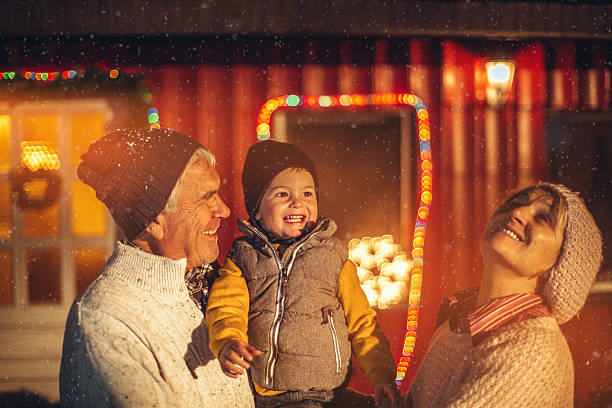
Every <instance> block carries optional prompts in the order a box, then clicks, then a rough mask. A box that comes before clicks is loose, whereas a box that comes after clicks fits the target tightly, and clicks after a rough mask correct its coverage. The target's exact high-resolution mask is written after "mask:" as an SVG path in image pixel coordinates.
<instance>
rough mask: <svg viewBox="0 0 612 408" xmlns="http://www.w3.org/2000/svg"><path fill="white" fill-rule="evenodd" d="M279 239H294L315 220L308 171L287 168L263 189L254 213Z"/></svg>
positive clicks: (315, 209) (312, 181) (310, 179)
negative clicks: (256, 210)
mask: <svg viewBox="0 0 612 408" xmlns="http://www.w3.org/2000/svg"><path fill="white" fill-rule="evenodd" d="M255 219H257V220H259V221H260V222H261V224H262V226H263V227H264V228H265V229H266V230H267V231H268V232H271V233H272V234H274V235H276V236H277V237H279V238H283V239H288V238H295V237H298V236H300V235H301V234H302V232H303V231H304V228H306V226H308V225H309V224H312V223H314V222H315V221H316V220H317V196H316V191H315V184H314V180H313V178H312V175H311V174H310V172H308V171H307V170H304V169H298V168H290V169H285V170H283V171H281V172H280V173H278V174H277V175H276V177H274V178H273V179H272V182H270V185H269V186H268V189H267V190H266V191H265V193H264V195H263V197H262V199H261V204H260V205H259V212H258V213H257V215H256V216H255Z"/></svg>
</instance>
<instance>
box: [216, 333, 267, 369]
mask: <svg viewBox="0 0 612 408" xmlns="http://www.w3.org/2000/svg"><path fill="white" fill-rule="evenodd" d="M260 354H261V351H259V350H257V349H256V348H255V347H253V346H251V345H250V344H248V343H245V342H244V341H241V340H230V341H228V342H227V343H225V345H224V346H223V348H222V349H221V352H220V353H219V363H220V364H221V371H223V373H224V374H225V375H227V376H228V377H231V378H238V376H239V375H242V374H244V372H245V371H244V370H248V369H249V367H251V366H250V364H249V362H251V361H253V357H255V356H258V355H260Z"/></svg>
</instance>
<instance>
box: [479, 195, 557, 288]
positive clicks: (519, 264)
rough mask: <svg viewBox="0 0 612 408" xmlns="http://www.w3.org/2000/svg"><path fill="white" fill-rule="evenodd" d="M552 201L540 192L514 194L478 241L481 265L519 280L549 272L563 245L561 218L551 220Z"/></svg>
mask: <svg viewBox="0 0 612 408" xmlns="http://www.w3.org/2000/svg"><path fill="white" fill-rule="evenodd" d="M552 202H553V198H552V197H551V196H550V195H549V194H548V193H546V192H545V191H543V190H539V189H537V190H534V191H532V192H531V193H529V194H521V193H519V194H517V195H515V196H513V197H511V198H510V199H509V200H507V201H506V202H505V203H503V204H502V205H501V206H500V207H499V208H498V210H497V211H496V212H495V213H494V214H493V216H491V219H490V220H489V224H488V225H487V229H486V230H485V233H484V236H483V238H482V242H481V250H482V253H483V256H484V258H485V263H491V262H493V263H497V264H501V265H503V266H504V267H506V268H508V269H510V270H512V271H513V272H514V273H515V274H517V275H519V276H523V277H536V276H539V275H541V274H542V273H544V272H547V271H548V270H550V269H551V268H552V267H553V266H554V264H555V262H556V261H557V258H558V256H559V251H560V250H561V245H562V243H563V234H564V230H565V218H563V219H555V216H554V214H553V211H552Z"/></svg>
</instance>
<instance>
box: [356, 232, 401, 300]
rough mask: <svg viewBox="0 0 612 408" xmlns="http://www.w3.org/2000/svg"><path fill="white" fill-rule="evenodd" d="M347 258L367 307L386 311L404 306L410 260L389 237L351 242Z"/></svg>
mask: <svg viewBox="0 0 612 408" xmlns="http://www.w3.org/2000/svg"><path fill="white" fill-rule="evenodd" d="M349 259H350V260H351V261H353V262H354V263H355V265H357V275H358V276H359V284H360V285H361V288H362V289H363V292H364V293H365V294H366V296H367V298H368V302H369V303H370V306H372V307H375V308H378V309H390V308H394V307H398V306H401V305H407V304H408V294H409V290H410V272H411V270H412V261H411V260H410V259H408V255H407V254H406V253H405V252H403V251H401V247H400V245H399V244H396V243H394V242H393V237H392V236H391V235H383V236H381V237H374V238H370V237H364V238H361V239H352V240H351V241H350V242H349Z"/></svg>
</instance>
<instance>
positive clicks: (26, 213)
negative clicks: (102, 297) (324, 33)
mask: <svg viewBox="0 0 612 408" xmlns="http://www.w3.org/2000/svg"><path fill="white" fill-rule="evenodd" d="M110 112H111V111H110V109H109V107H108V105H107V103H106V102H105V101H104V100H102V99H87V100H86V99H72V100H67V101H57V100H55V101H50V102H22V103H18V104H16V105H11V106H8V105H4V106H2V105H0V325H2V328H3V331H2V337H1V338H0V350H3V352H2V355H1V356H0V392H2V391H16V390H21V389H27V390H30V391H36V392H39V393H41V394H42V395H44V396H45V397H47V398H50V399H51V400H57V399H58V398H59V394H58V375H59V364H60V357H61V345H62V338H63V331H64V324H65V321H66V315H67V313H68V309H69V307H70V305H71V304H72V302H73V300H74V298H75V297H76V296H77V295H78V294H79V293H80V292H82V291H83V290H84V289H85V288H86V287H87V286H88V285H89V284H90V283H91V282H92V281H93V280H94V279H95V278H96V277H97V276H98V274H99V273H100V271H101V268H102V265H103V264H104V261H105V259H106V258H107V257H108V256H109V255H110V253H111V251H112V248H113V245H114V241H115V236H116V230H115V226H114V222H113V221H112V218H111V216H110V215H109V214H108V213H107V211H106V210H105V207H104V205H103V204H102V203H101V202H100V201H98V200H97V199H96V197H95V193H94V192H93V190H92V189H91V188H89V187H88V186H86V185H84V184H83V183H82V182H80V181H79V179H78V177H77V174H76V168H77V166H78V164H79V162H80V156H81V154H82V153H84V152H85V151H86V149H87V147H88V146H89V144H90V143H91V142H92V141H94V140H96V139H98V138H99V137H101V136H103V135H104V134H105V133H106V129H107V124H108V122H109V120H110V119H111V113H110ZM22 165H28V166H30V168H31V171H32V172H31V173H27V174H28V178H27V179H20V181H19V182H18V183H17V182H15V180H16V179H15V177H14V175H15V174H17V173H16V172H15V171H16V169H17V168H18V167H19V166H22ZM41 166H42V168H45V166H46V168H48V169H50V170H49V172H48V173H46V174H52V175H53V176H44V177H43V176H41V173H40V172H37V171H34V169H37V168H39V167H41ZM55 177H57V179H56V178H55ZM57 180H60V182H59V183H57V182H56V181H57ZM12 182H13V183H12ZM12 186H13V187H12ZM15 186H22V187H23V188H22V189H19V190H18V191H20V194H21V192H23V193H25V194H26V195H27V196H28V197H29V198H32V199H34V200H36V199H37V197H38V198H40V197H48V196H46V195H45V194H46V193H45V192H46V191H48V190H47V189H48V188H50V186H53V187H54V188H57V189H58V191H57V193H58V194H56V195H55V196H56V197H57V198H56V199H55V200H54V201H52V202H51V201H48V202H45V203H44V204H42V205H37V206H32V205H31V203H30V204H28V203H26V204H24V203H23V202H19V201H17V202H16V200H14V199H13V198H16V197H19V195H15V194H14V193H12V191H17V190H15V188H14V187H15ZM12 195H13V197H12ZM49 203H50V204H49Z"/></svg>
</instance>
